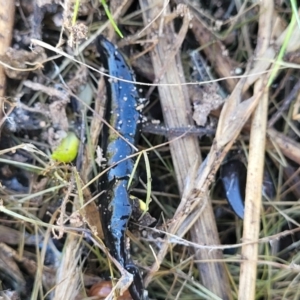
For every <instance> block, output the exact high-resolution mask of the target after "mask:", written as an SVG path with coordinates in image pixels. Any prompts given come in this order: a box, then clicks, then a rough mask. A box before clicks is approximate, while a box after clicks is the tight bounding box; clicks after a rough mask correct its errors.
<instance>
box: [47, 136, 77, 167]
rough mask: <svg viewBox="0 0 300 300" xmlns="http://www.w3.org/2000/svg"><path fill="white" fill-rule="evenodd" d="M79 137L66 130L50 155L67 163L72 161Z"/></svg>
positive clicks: (75, 153)
mask: <svg viewBox="0 0 300 300" xmlns="http://www.w3.org/2000/svg"><path fill="white" fill-rule="evenodd" d="M78 146H79V139H78V138H77V136H76V135H75V133H74V132H68V134H67V136H66V137H65V138H64V139H62V141H61V142H60V144H59V145H58V147H57V148H56V149H55V150H54V151H53V153H52V155H51V157H52V158H53V159H55V160H57V161H59V162H64V163H69V162H71V161H73V160H74V159H75V157H76V155H77V153H78Z"/></svg>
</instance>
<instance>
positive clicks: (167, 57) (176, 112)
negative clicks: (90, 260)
mask: <svg viewBox="0 0 300 300" xmlns="http://www.w3.org/2000/svg"><path fill="white" fill-rule="evenodd" d="M140 4H141V7H142V10H143V18H144V22H145V24H147V22H148V20H156V21H155V22H153V23H152V28H151V29H152V30H153V29H154V30H155V31H156V33H157V34H158V33H159V32H160V28H161V27H160V26H161V25H163V21H164V18H158V19H156V16H157V15H159V13H160V11H161V10H162V9H164V14H162V15H168V14H169V13H170V10H169V7H168V6H164V5H163V3H161V2H160V1H157V4H156V5H155V6H152V4H153V3H151V2H149V1H142V0H141V1H140ZM150 5H151V6H152V7H151V9H149V10H147V9H148V7H149V6H150ZM183 15H184V21H183V27H184V26H185V24H186V23H187V21H188V22H189V11H188V10H187V9H186V8H185V11H184V14H183ZM186 29H187V28H186ZM163 32H164V37H167V38H161V37H160V36H159V34H158V35H157V39H158V41H157V44H156V46H155V48H154V50H153V51H152V52H151V56H152V62H153V67H154V71H155V74H156V78H158V79H159V83H160V86H159V94H160V100H161V105H162V107H163V111H164V120H165V123H166V125H167V126H168V127H177V126H188V125H192V124H193V122H192V120H191V115H192V114H191V107H190V104H189V102H188V93H187V90H186V87H185V86H182V85H180V84H181V83H182V82H183V76H182V74H183V70H182V65H181V61H180V58H179V56H178V54H177V51H178V46H176V47H175V49H174V48H173V47H170V46H171V45H177V44H178V43H177V42H175V43H174V39H175V41H178V40H182V39H183V37H184V36H185V34H186V32H184V30H181V31H180V34H179V35H178V36H177V38H175V31H174V28H173V26H172V24H164V25H163ZM179 45H180V44H179ZM168 48H171V49H170V53H166V51H165V49H168ZM166 61H167V62H168V64H166ZM164 83H166V84H168V83H178V86H173V87H169V86H164V85H163V84H164ZM197 144H198V142H197V139H196V138H193V137H184V138H182V139H180V140H176V141H174V142H172V143H171V144H170V149H171V153H172V158H173V163H174V167H175V172H176V176H177V181H178V185H179V188H180V190H181V193H182V192H183V189H184V183H185V181H186V177H187V176H188V174H189V172H190V169H191V168H192V166H195V165H196V166H197V165H198V159H199V158H200V151H199V148H198V145H197ZM184 202H185V199H184V198H183V202H182V204H181V205H180V207H182V206H185V204H184ZM178 209H179V208H178ZM181 212H182V211H181ZM186 216H187V214H180V217H178V218H177V215H175V217H174V223H176V224H175V227H174V226H171V227H170V228H169V232H170V233H173V234H175V233H176V228H178V226H177V225H179V224H181V223H182V222H183V220H184V218H185V217H186ZM197 225H198V226H199V227H194V228H193V229H192V231H193V237H194V239H195V242H196V243H197V242H199V241H200V240H201V242H202V243H205V244H207V245H211V244H219V238H218V232H217V228H216V225H215V222H214V215H213V210H212V207H211V203H210V202H209V201H206V205H204V206H203V214H202V216H201V222H200V223H198V224H197ZM212 232H213V234H212ZM200 233H201V234H200ZM167 248H168V243H167V240H166V244H165V245H164V246H163V247H162V249H161V250H160V252H159V254H158V256H157V263H155V264H154V265H153V266H152V268H151V272H150V273H149V274H148V276H147V279H146V284H148V283H149V281H150V279H151V277H152V276H153V275H154V272H155V271H157V270H158V269H159V265H160V263H161V261H162V260H163V258H164V256H165V254H166V251H167ZM199 253H200V251H199V252H197V253H196V256H197V255H200V254H199ZM199 258H201V259H207V260H214V259H216V260H217V259H221V258H222V254H221V252H217V251H216V252H211V253H209V251H207V250H203V251H202V255H201V256H200V257H199ZM198 267H199V270H200V272H201V273H202V274H203V275H204V274H205V275H204V276H203V279H204V280H203V282H204V285H205V286H206V287H207V288H208V289H209V290H211V291H212V292H214V293H215V294H216V295H218V296H220V297H222V298H223V299H230V298H231V296H230V294H231V293H230V289H229V283H228V278H227V273H226V270H225V268H224V265H223V264H222V263H219V264H218V263H213V262H212V263H203V264H199V265H198ZM220 277H221V278H222V279H223V283H222V285H219V284H214V283H215V282H218V278H220Z"/></svg>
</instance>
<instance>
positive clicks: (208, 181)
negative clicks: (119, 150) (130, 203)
mask: <svg viewBox="0 0 300 300" xmlns="http://www.w3.org/2000/svg"><path fill="white" fill-rule="evenodd" d="M100 2H102V4H101V3H100ZM107 2H108V3H107V5H108V6H105V5H103V4H105V3H104V1H99V0H78V1H77V0H65V1H59V0H29V1H28V0H18V1H17V0H10V1H7V0H0V4H1V5H0V10H1V16H2V17H1V19H0V28H1V35H0V37H1V43H0V64H1V66H0V93H1V95H0V97H1V110H0V124H1V140H0V146H1V148H0V155H1V157H0V181H1V185H0V195H1V203H0V290H1V291H0V296H1V299H56V300H61V299H113V298H115V299H120V300H121V299H123V300H124V299H128V300H129V299H131V297H130V295H129V294H128V292H126V291H125V292H124V294H123V295H122V296H117V294H118V293H120V292H123V283H124V281H120V277H121V276H120V273H119V272H118V271H117V268H115V266H114V262H113V261H112V260H111V259H110V258H108V257H107V255H106V251H105V247H104V244H103V242H102V240H103V235H102V228H101V224H100V220H99V212H98V204H99V203H98V202H97V199H98V196H99V193H101V190H99V188H98V180H99V178H101V175H102V174H103V172H105V168H103V171H102V169H101V168H100V167H99V165H102V166H103V163H105V158H104V157H102V154H101V149H100V148H99V147H98V146H97V145H98V140H99V136H101V129H102V124H103V123H102V121H103V116H104V110H105V106H106V104H105V101H106V89H105V84H104V80H103V76H102V75H103V69H101V66H100V63H99V57H98V56H99V55H98V54H97V52H96V49H95V45H94V41H95V38H96V37H97V36H98V35H99V34H104V35H105V36H106V37H107V39H108V40H110V41H113V43H115V44H117V45H118V47H119V49H120V50H121V51H122V53H123V54H124V55H125V56H126V58H127V60H128V62H129V64H130V65H131V66H132V68H133V69H134V71H135V74H136V77H137V85H138V88H139V90H140V91H141V94H142V95H143V97H145V98H146V99H147V101H148V104H147V106H146V107H145V108H144V112H143V114H144V116H145V120H146V119H147V121H145V123H144V124H143V127H142V134H141V138H140V140H139V150H140V151H139V154H143V155H144V156H142V155H141V157H145V156H147V157H148V158H149V162H150V163H147V160H145V161H143V159H140V162H139V166H138V169H139V184H138V185H137V187H136V188H134V189H133V190H132V194H133V195H135V196H138V197H139V198H141V199H145V198H147V196H146V195H147V194H149V193H150V192H151V197H150V198H151V203H150V204H149V214H150V215H151V216H152V217H153V218H155V219H156V221H155V222H154V223H153V222H150V223H151V226H150V225H149V226H148V225H147V224H146V225H145V224H141V223H139V221H132V222H131V224H129V230H128V236H129V237H130V240H131V243H130V244H131V250H130V251H131V255H132V257H133V259H134V261H135V262H136V264H137V265H138V266H139V268H140V269H141V270H142V271H143V274H144V283H145V287H146V289H147V290H148V293H149V297H150V299H187V300H190V299H299V298H300V295H299V294H300V290H299V271H300V268H299V261H298V259H300V257H299V251H298V249H299V241H298V236H299V228H300V225H299V219H298V218H299V217H300V213H299V211H300V210H299V211H298V203H299V201H298V199H299V198H300V189H299V182H300V177H299V176H300V175H299V170H300V169H299V164H300V150H299V149H300V131H299V122H298V120H299V106H300V97H299V95H300V94H299V90H300V81H299V71H298V69H299V65H298V63H299V53H300V52H299V48H300V19H299V11H298V10H297V4H296V2H295V1H292V0H291V1H272V0H262V1H258V2H256V1H239V0H235V1H233V0H228V1H215V0H212V1H204V0H203V1H202V0H201V1H192V0H190V1H189V0H172V1H161V0H156V1H153V0H151V1H150V0H139V1H137V0H136V1H134V0H110V1H107ZM104 8H106V12H105V9H104ZM107 14H108V15H109V16H110V18H111V19H113V20H114V21H115V23H116V24H117V27H114V26H113V25H112V21H110V20H109V17H108V15H107ZM118 30H119V31H120V33H121V34H122V35H123V36H124V38H120V34H118V33H117V32H118ZM104 126H106V125H104ZM70 132H72V133H73V134H74V133H75V135H76V136H77V137H78V138H79V140H80V143H79V145H77V142H76V141H75V142H74V141H73V140H72V141H71V142H69V144H70V145H71V147H73V148H76V149H77V146H78V153H77V158H76V159H75V160H73V162H72V163H69V162H64V161H67V160H65V159H63V154H61V153H60V154H59V155H58V157H59V158H60V159H58V160H61V162H58V161H55V160H54V159H53V156H52V157H51V153H52V152H53V151H55V149H57V146H58V145H61V143H62V140H63V139H64V138H65V137H66V136H69V134H70ZM63 147H64V146H63ZM73 150H74V149H73ZM146 153H147V155H145V154H146ZM74 155H76V151H75V154H74ZM228 161H231V162H232V161H235V162H236V161H239V162H240V164H238V163H236V164H235V165H234V166H235V167H236V168H235V169H234V172H233V174H235V175H234V176H236V177H235V178H236V180H237V182H238V188H237V189H240V190H241V194H243V192H244V191H245V196H244V198H245V199H244V200H245V209H244V210H243V215H244V219H243V220H241V219H239V218H238V217H237V216H236V215H235V214H234V212H233V210H232V209H231V207H230V206H229V204H228V202H227V201H226V200H225V194H226V192H227V196H228V193H229V192H228V190H225V191H224V187H222V185H220V182H221V181H222V178H224V177H226V176H227V174H226V173H224V172H225V171H223V172H222V166H224V164H226V162H228ZM238 165H239V166H240V167H237V166H238ZM242 165H245V166H246V168H244V167H242ZM220 167H221V172H220V171H219V169H220ZM150 170H151V175H149V172H150ZM223 170H224V169H223ZM245 176H246V177H247V179H246V180H245V182H243V180H242V178H243V177H245ZM150 177H151V179H150ZM232 182H233V181H232ZM150 188H151V190H150ZM148 200H149V199H148ZM229 200H231V205H232V206H233V209H235V210H237V208H236V204H235V200H234V199H233V200H232V199H229ZM149 218H150V216H149ZM151 220H152V219H151ZM136 223H138V224H136ZM298 226H299V227H298ZM104 242H105V241H104ZM112 276H113V277H114V280H113V282H111V281H110V278H111V277H112ZM112 286H114V287H115V288H114V289H112Z"/></svg>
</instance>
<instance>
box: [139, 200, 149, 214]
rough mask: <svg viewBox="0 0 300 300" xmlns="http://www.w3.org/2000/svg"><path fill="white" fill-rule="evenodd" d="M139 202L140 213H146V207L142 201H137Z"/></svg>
mask: <svg viewBox="0 0 300 300" xmlns="http://www.w3.org/2000/svg"><path fill="white" fill-rule="evenodd" d="M139 202H140V209H141V211H147V210H148V209H147V205H146V203H145V202H144V201H142V200H141V199H139Z"/></svg>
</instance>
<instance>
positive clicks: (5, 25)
mask: <svg viewBox="0 0 300 300" xmlns="http://www.w3.org/2000/svg"><path fill="white" fill-rule="evenodd" d="M0 15H1V16H2V17H1V19H0V32H1V35H0V40H1V42H0V56H2V55H4V54H5V52H6V51H7V49H8V47H9V46H10V43H11V39H12V33H13V24H14V15H15V1H14V0H11V1H8V2H7V1H6V0H1V1H0ZM5 88H6V75H5V73H4V67H3V66H0V120H1V119H2V114H3V105H4V101H3V96H4V95H5Z"/></svg>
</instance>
